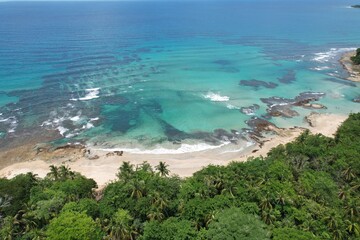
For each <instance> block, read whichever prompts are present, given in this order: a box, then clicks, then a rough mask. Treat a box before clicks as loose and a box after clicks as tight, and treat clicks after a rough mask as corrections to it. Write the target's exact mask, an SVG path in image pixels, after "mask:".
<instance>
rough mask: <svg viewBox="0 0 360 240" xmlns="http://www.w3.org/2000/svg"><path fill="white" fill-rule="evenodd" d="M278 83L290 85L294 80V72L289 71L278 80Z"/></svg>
mask: <svg viewBox="0 0 360 240" xmlns="http://www.w3.org/2000/svg"><path fill="white" fill-rule="evenodd" d="M278 80H279V82H281V83H285V84H288V83H292V82H294V81H295V80H296V73H295V71H294V70H289V71H288V72H287V73H286V74H285V75H284V76H282V77H281V78H278Z"/></svg>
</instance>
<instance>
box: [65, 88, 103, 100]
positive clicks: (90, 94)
mask: <svg viewBox="0 0 360 240" xmlns="http://www.w3.org/2000/svg"><path fill="white" fill-rule="evenodd" d="M85 92H86V95H85V97H81V98H71V99H70V100H71V101H78V100H79V101H87V100H91V99H95V98H99V93H100V88H88V89H85Z"/></svg>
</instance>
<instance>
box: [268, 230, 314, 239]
mask: <svg viewBox="0 0 360 240" xmlns="http://www.w3.org/2000/svg"><path fill="white" fill-rule="evenodd" d="M273 239H274V240H284V239H291V240H317V239H320V238H318V237H315V236H314V235H313V234H312V233H310V232H306V231H301V230H297V229H294V228H288V227H285V228H277V229H274V232H273Z"/></svg>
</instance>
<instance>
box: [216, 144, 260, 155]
mask: <svg viewBox="0 0 360 240" xmlns="http://www.w3.org/2000/svg"><path fill="white" fill-rule="evenodd" d="M254 145H255V143H254V142H246V145H245V146H244V147H241V148H238V149H233V150H225V151H222V152H221V153H236V152H242V151H244V150H245V149H246V148H248V147H251V146H254Z"/></svg>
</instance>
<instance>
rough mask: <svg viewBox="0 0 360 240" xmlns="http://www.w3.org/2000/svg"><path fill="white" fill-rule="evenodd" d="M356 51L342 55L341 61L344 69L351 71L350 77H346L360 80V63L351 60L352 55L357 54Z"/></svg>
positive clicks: (356, 80) (351, 79)
mask: <svg viewBox="0 0 360 240" xmlns="http://www.w3.org/2000/svg"><path fill="white" fill-rule="evenodd" d="M355 54H356V51H351V52H347V53H345V54H344V55H342V57H341V59H340V60H339V62H340V63H341V65H342V66H343V67H344V69H345V70H346V71H347V72H348V73H349V77H347V78H346V79H348V80H350V81H353V82H360V65H354V64H353V62H352V61H351V59H350V58H351V57H352V56H355Z"/></svg>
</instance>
